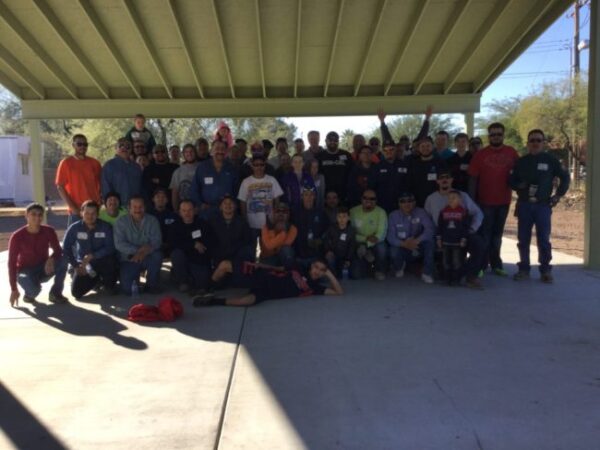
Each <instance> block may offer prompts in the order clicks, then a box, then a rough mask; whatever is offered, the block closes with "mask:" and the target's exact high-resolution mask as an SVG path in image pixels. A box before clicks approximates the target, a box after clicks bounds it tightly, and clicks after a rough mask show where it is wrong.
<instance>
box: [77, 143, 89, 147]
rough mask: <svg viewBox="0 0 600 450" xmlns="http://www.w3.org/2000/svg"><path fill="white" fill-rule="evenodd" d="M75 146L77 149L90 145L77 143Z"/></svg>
mask: <svg viewBox="0 0 600 450" xmlns="http://www.w3.org/2000/svg"><path fill="white" fill-rule="evenodd" d="M75 146H76V147H87V146H88V143H87V142H75Z"/></svg>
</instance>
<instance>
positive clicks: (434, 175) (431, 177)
mask: <svg viewBox="0 0 600 450" xmlns="http://www.w3.org/2000/svg"><path fill="white" fill-rule="evenodd" d="M436 180H437V173H428V174H427V181H436Z"/></svg>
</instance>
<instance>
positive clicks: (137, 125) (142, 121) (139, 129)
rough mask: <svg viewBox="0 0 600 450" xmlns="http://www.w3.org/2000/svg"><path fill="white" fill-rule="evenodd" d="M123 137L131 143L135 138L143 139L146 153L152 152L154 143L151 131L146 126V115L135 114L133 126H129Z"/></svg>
mask: <svg viewBox="0 0 600 450" xmlns="http://www.w3.org/2000/svg"><path fill="white" fill-rule="evenodd" d="M125 137H126V138H127V139H128V140H129V141H130V142H132V143H133V141H135V140H136V139H139V140H141V141H143V142H144V144H145V145H146V153H152V149H153V148H154V146H155V145H156V141H155V140H154V136H152V132H151V131H150V130H149V129H148V128H146V117H144V115H143V114H136V115H135V117H134V118H133V127H131V129H130V130H129V131H128V132H127V134H126V135H125Z"/></svg>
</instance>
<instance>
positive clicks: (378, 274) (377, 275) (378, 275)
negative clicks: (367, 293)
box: [375, 272, 385, 281]
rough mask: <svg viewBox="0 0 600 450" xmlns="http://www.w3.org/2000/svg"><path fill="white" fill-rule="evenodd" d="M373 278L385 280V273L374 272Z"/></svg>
mask: <svg viewBox="0 0 600 450" xmlns="http://www.w3.org/2000/svg"><path fill="white" fill-rule="evenodd" d="M375 279H376V280H377V281H383V280H385V274H383V273H382V272H375Z"/></svg>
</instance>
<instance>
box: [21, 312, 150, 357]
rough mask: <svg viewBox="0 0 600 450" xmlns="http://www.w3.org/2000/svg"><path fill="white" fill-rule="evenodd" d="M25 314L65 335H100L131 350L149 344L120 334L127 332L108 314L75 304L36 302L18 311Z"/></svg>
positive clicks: (145, 347) (142, 347)
mask: <svg viewBox="0 0 600 450" xmlns="http://www.w3.org/2000/svg"><path fill="white" fill-rule="evenodd" d="M17 309H19V310H21V311H23V312H24V313H25V314H27V315H29V316H31V317H33V318H34V319H37V320H39V321H40V322H43V323H45V324H46V325H50V326H52V327H54V328H56V329H58V330H61V331H64V332H65V333H69V334H73V335H75V336H101V337H105V338H107V339H109V340H110V341H112V342H113V343H114V344H115V345H119V346H121V347H125V348H128V349H130V350H145V349H147V348H148V345H147V344H146V343H145V342H143V341H140V340H139V339H137V338H135V337H131V336H123V335H121V334H120V333H121V332H122V331H124V330H127V327H126V326H125V325H122V324H121V323H119V322H117V321H116V320H114V319H113V318H111V317H110V316H108V315H105V314H99V313H96V312H94V311H90V310H89V309H85V308H79V307H77V306H76V305H73V304H70V305H47V304H44V303H37V302H36V303H34V304H33V305H32V307H31V308H27V307H19V308H17Z"/></svg>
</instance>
